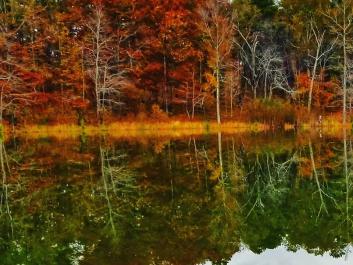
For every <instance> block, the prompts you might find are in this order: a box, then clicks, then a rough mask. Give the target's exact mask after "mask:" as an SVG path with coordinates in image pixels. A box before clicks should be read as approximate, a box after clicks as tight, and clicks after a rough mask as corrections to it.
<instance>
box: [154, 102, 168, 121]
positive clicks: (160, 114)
mask: <svg viewBox="0 0 353 265" xmlns="http://www.w3.org/2000/svg"><path fill="white" fill-rule="evenodd" d="M151 119H152V120H156V121H165V120H167V119H168V115H167V114H166V113H165V112H164V111H163V110H162V109H161V108H160V107H159V105H157V104H153V105H152V111H151Z"/></svg>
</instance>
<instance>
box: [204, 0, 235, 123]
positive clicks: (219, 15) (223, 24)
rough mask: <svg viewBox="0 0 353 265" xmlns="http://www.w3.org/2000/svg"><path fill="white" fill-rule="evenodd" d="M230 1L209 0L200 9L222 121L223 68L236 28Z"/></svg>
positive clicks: (218, 112)
mask: <svg viewBox="0 0 353 265" xmlns="http://www.w3.org/2000/svg"><path fill="white" fill-rule="evenodd" d="M229 7H230V6H229V3H228V2H226V1H222V0H216V1H213V0H207V1H206V3H205V4H204V5H203V6H202V7H201V9H200V11H199V12H200V16H201V23H200V30H201V31H202V32H203V34H204V36H205V38H204V42H205V45H206V49H207V52H208V56H209V57H208V65H209V67H210V68H211V69H213V73H214V76H215V78H216V105H217V122H218V124H220V123H221V103H220V96H221V85H222V74H223V70H224V69H225V68H226V67H227V65H228V63H229V61H228V60H229V57H230V55H231V49H232V43H233V32H234V28H233V25H232V23H231V19H230V18H229V17H228V14H227V13H228V12H229Z"/></svg>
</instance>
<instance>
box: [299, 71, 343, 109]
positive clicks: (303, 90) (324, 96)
mask: <svg viewBox="0 0 353 265" xmlns="http://www.w3.org/2000/svg"><path fill="white" fill-rule="evenodd" d="M310 85H311V78H310V77H309V76H308V74H307V73H300V74H298V75H297V76H296V86H297V89H296V93H295V98H296V100H297V101H299V102H303V103H304V102H306V101H307V97H308V95H309V89H310ZM337 90H338V85H337V83H336V82H335V81H332V80H328V81H326V80H325V72H324V69H322V70H321V72H320V74H319V75H318V76H316V77H315V80H314V86H313V105H314V106H315V107H316V108H320V109H324V108H325V107H327V106H329V105H331V104H332V103H333V101H334V99H335V96H336V95H337Z"/></svg>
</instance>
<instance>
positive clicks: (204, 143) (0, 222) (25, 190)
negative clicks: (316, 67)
mask: <svg viewBox="0 0 353 265" xmlns="http://www.w3.org/2000/svg"><path fill="white" fill-rule="evenodd" d="M127 135H129V133H127ZM352 166H353V141H352V137H351V136H350V135H346V134H343V135H338V136H337V135H334V136H333V135H322V134H320V133H315V132H310V133H300V134H295V133H293V132H287V133H285V132H283V133H280V132H277V133H262V134H260V133H258V134H255V133H247V134H237V135H229V134H223V135H222V134H221V133H218V134H215V135H202V136H194V137H192V136H190V137H187V138H168V137H166V136H163V137H158V136H155V137H153V136H151V135H149V136H148V137H143V136H141V137H138V138H135V137H132V138H129V137H125V138H124V137H119V138H112V137H107V136H106V137H105V136H95V137H88V136H85V135H82V136H80V137H78V138H70V137H63V138H50V137H46V138H36V139H34V138H30V137H28V138H26V137H15V136H14V137H9V138H8V139H7V140H6V141H5V142H4V141H2V142H1V145H0V168H1V170H0V171H1V174H2V182H1V190H0V195H1V197H0V206H1V209H0V210H1V212H0V257H1V262H0V263H1V264H4V265H10V264H11V265H12V264H63V265H64V264H65V265H66V264H72V265H79V264H84V265H86V264H87V265H95V264H100V265H113V264H114V265H120V264H124V265H128V264H134V265H139V264H187V265H189V264H190V265H193V264H200V265H201V264H202V265H211V264H231V265H280V264H287V265H297V264H298V265H305V264H309V265H319V264H320V265H331V264H332V265H333V264H335V265H341V264H342V265H346V264H353V253H352V251H353V248H352V241H353V197H352V194H353V176H352Z"/></svg>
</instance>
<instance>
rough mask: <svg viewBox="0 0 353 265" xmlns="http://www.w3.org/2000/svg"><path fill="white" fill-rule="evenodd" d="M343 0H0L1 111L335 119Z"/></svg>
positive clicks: (346, 91)
mask: <svg viewBox="0 0 353 265" xmlns="http://www.w3.org/2000/svg"><path fill="white" fill-rule="evenodd" d="M351 2H352V1H350V0H335V1H330V0H306V1H303V0H281V1H275V0H267V1H263V0H233V1H225V0H224V1H222V0H163V1H162V0H80V1H78V0H22V1H21V0H2V1H1V2H0V10H1V13H0V56H1V61H0V88H1V90H0V119H1V120H5V121H7V122H9V123H12V124H23V123H40V124H48V123H58V122H59V123H72V122H75V123H77V122H78V123H82V122H84V121H85V122H97V121H99V122H103V121H105V120H112V119H139V120H146V119H149V118H152V119H157V120H163V119H167V118H168V116H169V117H182V118H184V119H190V120H191V119H214V120H217V122H219V123H220V122H221V121H223V120H230V119H243V120H247V121H263V120H266V119H267V118H268V117H267V116H271V117H272V116H276V115H279V116H283V117H282V119H283V120H284V121H285V122H293V123H294V122H295V121H296V120H298V119H303V118H305V117H308V116H309V115H307V113H308V112H311V113H313V115H324V114H327V113H337V112H341V111H342V112H343V114H344V115H343V122H346V121H347V120H348V118H347V116H348V115H349V114H350V113H351V110H352V101H353V89H352V83H353V74H352V73H353V72H352V70H353V69H352V68H353V64H352V49H351V47H352V40H353V35H352V25H351V21H352V18H353V3H351ZM304 114H305V115H304ZM266 115H267V116H266Z"/></svg>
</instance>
